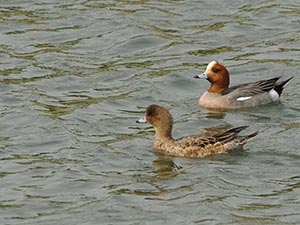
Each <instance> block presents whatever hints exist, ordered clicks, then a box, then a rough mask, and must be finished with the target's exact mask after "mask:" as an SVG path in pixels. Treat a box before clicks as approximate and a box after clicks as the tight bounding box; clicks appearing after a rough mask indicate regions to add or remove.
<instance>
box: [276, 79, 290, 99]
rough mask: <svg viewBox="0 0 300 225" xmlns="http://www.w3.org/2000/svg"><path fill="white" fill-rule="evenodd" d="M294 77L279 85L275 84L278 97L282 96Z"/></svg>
mask: <svg viewBox="0 0 300 225" xmlns="http://www.w3.org/2000/svg"><path fill="white" fill-rule="evenodd" d="M292 78H293V77H290V78H289V79H287V80H285V81H282V82H280V83H278V84H275V87H274V90H275V91H276V92H277V93H278V95H279V96H280V95H281V93H282V90H283V89H284V88H285V87H286V85H288V84H289V83H290V81H291V79H292Z"/></svg>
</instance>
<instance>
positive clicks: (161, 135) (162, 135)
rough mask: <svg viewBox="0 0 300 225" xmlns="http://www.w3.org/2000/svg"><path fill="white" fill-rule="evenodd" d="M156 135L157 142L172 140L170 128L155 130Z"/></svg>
mask: <svg viewBox="0 0 300 225" xmlns="http://www.w3.org/2000/svg"><path fill="white" fill-rule="evenodd" d="M155 133H156V140H157V141H162V140H164V141H166V140H173V138H172V126H169V127H164V129H158V128H156V129H155Z"/></svg>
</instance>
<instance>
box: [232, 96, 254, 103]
mask: <svg viewBox="0 0 300 225" xmlns="http://www.w3.org/2000/svg"><path fill="white" fill-rule="evenodd" d="M252 97H253V96H247V97H239V98H237V99H236V100H237V101H239V102H242V101H246V100H248V99H250V98H252Z"/></svg>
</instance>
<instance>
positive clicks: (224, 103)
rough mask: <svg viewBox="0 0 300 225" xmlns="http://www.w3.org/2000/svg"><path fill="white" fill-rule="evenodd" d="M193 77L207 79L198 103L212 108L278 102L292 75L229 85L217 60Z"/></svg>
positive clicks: (230, 107)
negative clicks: (282, 78) (205, 89)
mask: <svg viewBox="0 0 300 225" xmlns="http://www.w3.org/2000/svg"><path fill="white" fill-rule="evenodd" d="M194 78H200V79H207V80H208V81H209V82H210V84H211V86H210V88H209V89H208V90H207V91H205V92H204V93H203V94H202V95H201V97H200V98H199V105H201V106H203V107H205V108H214V109H225V110H227V109H239V108H246V107H256V106H260V105H266V104H269V103H271V102H278V101H279V98H280V95H281V93H282V91H283V89H284V88H285V87H286V86H287V85H288V83H289V82H290V80H291V79H292V78H293V77H290V78H288V79H287V80H284V81H281V82H277V81H278V80H279V79H280V77H274V78H271V79H266V80H260V81H256V82H251V83H245V84H240V85H236V86H232V87H229V82H230V78H229V72H228V70H227V69H226V67H225V66H224V65H222V64H220V63H219V62H218V61H211V62H210V63H209V64H208V65H207V67H206V70H205V72H204V73H202V74H199V75H196V76H194Z"/></svg>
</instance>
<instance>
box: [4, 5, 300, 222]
mask: <svg viewBox="0 0 300 225" xmlns="http://www.w3.org/2000/svg"><path fill="white" fill-rule="evenodd" d="M299 14H300V4H299V2H298V1H292V0H291V1H283V0H277V1H276V0H274V1H273V0H265V1H236V0H234V1H233V0H228V1H221V2H220V1H215V0H209V1H208V0H207V1H196V0H192V1H187V0H186V1H184V0H182V1H147V0H145V1H141V0H136V1H129V0H122V1H116V0H114V1H113V0H110V1H109V0H108V1H96V0H72V1H67V2H65V1H59V0H54V1H45V0H39V1H33V0H26V1H24V0H22V1H17V0H10V1H5V0H0V18H1V19H0V21H1V23H0V24H1V26H0V58H1V60H0V86H1V88H0V105H1V108H0V110H1V113H0V128H1V129H0V133H1V135H0V159H1V164H0V175H1V176H0V177H1V180H0V182H1V183H0V193H1V194H0V208H1V211H0V223H1V224H5V225H8V224H14V225H16V224H26V225H27V224H46V225H47V224H299V223H300V213H299V207H300V199H299V194H300V167H299V162H300V149H299V145H300V141H299V140H300V135H299V128H300V119H299V118H300V117H299V115H300V100H299V96H298V95H299V94H298V93H299V88H298V87H299V71H300V57H299V51H300V48H299V43H300V33H299V24H300V19H299V18H300V17H299ZM211 60H219V61H220V62H222V63H224V64H225V65H226V66H227V67H228V68H229V71H230V72H231V74H232V76H231V80H232V83H233V84H234V83H235V84H237V83H241V82H247V81H253V80H258V79H263V78H271V77H273V76H284V77H289V76H291V75H293V76H295V77H294V79H293V80H292V82H291V83H290V85H289V86H288V87H287V88H286V90H285V91H284V93H283V95H282V102H281V104H275V105H269V106H264V107H259V108H256V109H249V110H239V111H231V112H212V111H208V110H206V109H203V108H200V107H199V106H198V105H197V102H198V97H199V95H200V94H201V93H202V92H203V91H204V90H206V89H207V88H208V86H209V84H208V82H207V81H199V80H195V79H193V78H192V77H193V76H194V75H195V74H197V73H200V72H203V71H204V69H205V66H206V64H207V63H208V62H210V61H211ZM151 103H156V104H160V105H162V106H164V107H166V108H168V109H170V111H171V113H172V114H173V116H174V118H175V120H176V123H175V128H174V129H175V130H174V132H173V135H174V137H180V136H184V135H188V134H196V133H200V132H204V131H205V130H206V129H207V128H210V127H219V126H229V125H232V126H240V125H250V127H249V128H248V129H247V131H245V133H247V132H248V133H250V132H253V131H255V130H259V131H260V134H259V135H258V136H257V137H256V138H255V139H253V140H252V141H251V142H249V143H248V144H247V145H246V146H245V148H244V149H243V150H239V151H237V152H235V153H234V154H231V155H220V156H212V157H207V158H204V159H187V158H168V157H163V156H161V155H157V154H156V153H155V152H154V151H153V150H152V147H151V145H152V142H153V139H154V132H153V129H152V128H151V127H150V126H147V125H140V124H136V123H135V120H136V119H138V118H140V117H141V116H142V115H143V113H144V110H145V107H146V106H147V105H149V104H151Z"/></svg>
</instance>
